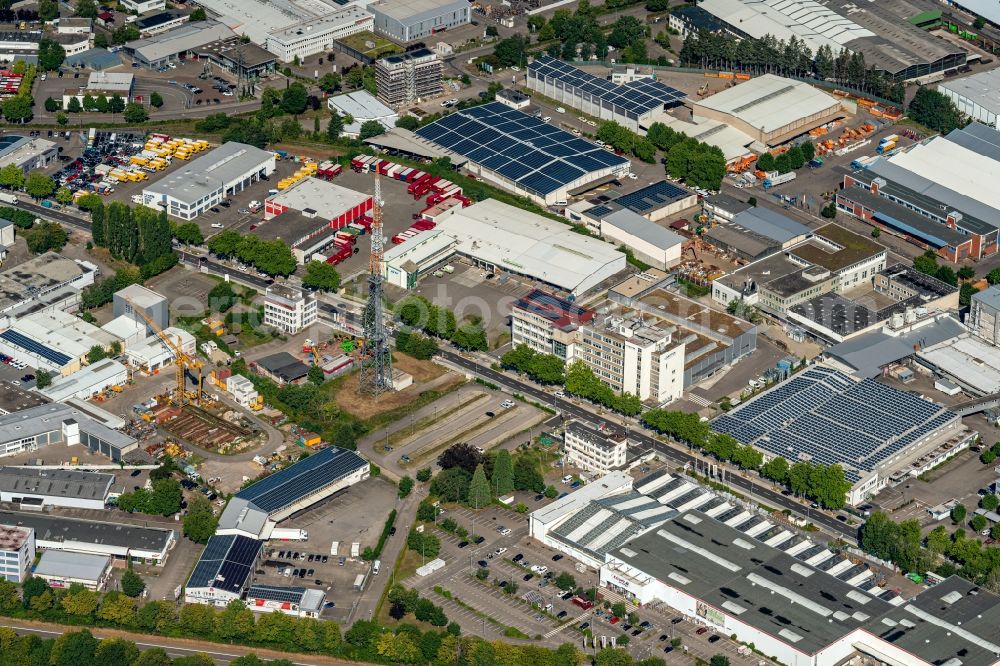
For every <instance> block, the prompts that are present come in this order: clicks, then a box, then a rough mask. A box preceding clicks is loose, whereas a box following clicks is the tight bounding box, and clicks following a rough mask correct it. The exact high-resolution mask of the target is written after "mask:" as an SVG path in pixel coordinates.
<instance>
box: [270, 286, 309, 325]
mask: <svg viewBox="0 0 1000 666" xmlns="http://www.w3.org/2000/svg"><path fill="white" fill-rule="evenodd" d="M317 317H318V309H317V302H316V296H315V295H314V294H312V293H311V292H307V291H304V290H302V289H296V288H294V287H288V286H285V285H280V284H273V285H271V286H270V287H268V288H267V291H266V292H265V295H264V325H265V326H273V327H274V328H277V329H279V330H282V331H284V332H285V333H288V334H290V335H295V334H296V333H298V332H299V331H301V330H302V329H304V328H306V327H307V326H312V325H313V324H315V323H316V319H317Z"/></svg>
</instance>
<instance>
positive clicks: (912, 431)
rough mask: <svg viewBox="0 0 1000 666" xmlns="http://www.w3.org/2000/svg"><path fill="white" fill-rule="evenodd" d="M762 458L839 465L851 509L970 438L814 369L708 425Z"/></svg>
mask: <svg viewBox="0 0 1000 666" xmlns="http://www.w3.org/2000/svg"><path fill="white" fill-rule="evenodd" d="M712 427H713V429H715V430H716V431H718V432H722V433H726V434H728V435H732V436H733V437H734V438H735V439H736V440H737V441H738V442H740V443H741V444H746V445H751V446H754V447H755V448H757V449H759V450H761V452H762V453H763V454H764V456H765V458H768V459H769V458H772V457H775V456H782V457H784V458H786V459H787V460H789V461H791V462H797V461H798V460H811V461H812V462H814V463H822V464H825V465H834V464H837V465H840V466H841V467H842V468H843V469H844V472H845V477H846V479H847V480H848V481H850V482H851V484H852V486H851V489H850V490H849V491H848V493H847V501H848V502H849V503H851V504H853V505H855V506H857V505H858V504H861V503H862V502H863V501H864V500H865V499H866V498H868V497H870V496H872V495H875V494H876V493H878V492H879V491H881V490H882V489H883V488H885V487H886V486H887V485H888V484H889V482H890V480H891V481H893V482H896V481H898V480H900V479H901V478H907V477H911V476H912V477H916V476H919V475H920V474H922V473H924V472H925V471H927V470H929V469H931V468H933V467H935V466H937V465H939V464H941V463H942V462H944V461H945V460H948V459H949V458H951V457H953V456H955V455H957V454H958V453H959V452H961V451H964V450H965V449H966V448H968V447H969V445H970V444H971V443H972V441H974V440H975V439H976V437H977V434H976V433H975V432H971V431H969V430H968V429H967V428H966V427H965V426H964V425H963V424H962V420H961V418H960V417H959V416H958V415H957V414H955V413H954V412H951V411H949V410H947V409H945V408H944V407H942V406H941V405H938V404H936V403H933V402H930V401H927V400H924V399H923V398H921V397H920V396H918V395H914V394H912V393H907V392H904V391H897V390H896V389H893V388H889V387H888V386H886V385H884V384H881V383H879V382H877V381H874V380H871V379H865V380H862V381H860V382H859V381H857V380H856V379H854V378H852V377H850V376H848V375H846V374H844V373H842V372H840V371H838V370H835V369H833V368H830V367H825V366H814V367H811V368H809V369H807V370H805V371H803V372H800V373H799V374H797V375H794V376H793V377H792V378H790V379H788V380H786V381H784V382H782V383H780V384H778V385H777V386H775V387H774V388H773V389H771V390H769V391H766V392H765V393H763V394H761V395H760V396H757V397H755V398H752V399H750V400H749V401H747V402H744V403H742V404H740V405H739V406H738V407H736V408H734V409H733V410H732V411H730V412H728V413H726V414H723V415H722V416H720V417H718V418H716V419H715V420H714V421H713V422H712Z"/></svg>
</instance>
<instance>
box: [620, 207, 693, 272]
mask: <svg viewBox="0 0 1000 666" xmlns="http://www.w3.org/2000/svg"><path fill="white" fill-rule="evenodd" d="M601 238H603V239H604V240H607V241H610V242H612V243H614V244H615V245H624V246H625V247H627V248H628V249H630V250H632V252H633V253H634V254H635V257H636V258H637V259H638V260H639V261H642V262H644V263H647V264H649V265H650V266H652V267H654V268H659V269H661V270H667V269H670V268H673V267H674V266H676V265H677V264H679V263H680V262H681V250H682V249H683V247H684V238H682V237H681V236H678V235H677V234H675V233H674V232H672V231H670V230H668V229H666V228H664V227H661V226H660V225H658V224H656V223H655V222H650V221H649V220H647V219H646V218H644V217H643V216H642V215H639V214H638V213H634V212H632V211H631V210H628V209H624V210H618V211H615V212H613V213H609V214H608V215H606V216H604V217H602V218H601Z"/></svg>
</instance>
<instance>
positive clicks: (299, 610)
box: [246, 585, 326, 617]
mask: <svg viewBox="0 0 1000 666" xmlns="http://www.w3.org/2000/svg"><path fill="white" fill-rule="evenodd" d="M246 602H247V608H249V609H250V610H252V611H256V612H258V613H284V614H285V615H292V616H294V617H319V616H320V614H321V613H322V612H323V604H324V603H325V602H326V595H325V594H324V593H323V590H317V589H314V588H305V587H279V586H275V585H253V586H251V587H250V589H249V590H248V591H247V599H246Z"/></svg>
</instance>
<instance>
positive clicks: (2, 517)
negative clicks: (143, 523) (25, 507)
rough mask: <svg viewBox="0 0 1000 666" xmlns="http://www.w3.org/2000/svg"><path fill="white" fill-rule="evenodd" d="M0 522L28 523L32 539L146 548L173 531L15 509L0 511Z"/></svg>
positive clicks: (162, 543)
mask: <svg viewBox="0 0 1000 666" xmlns="http://www.w3.org/2000/svg"><path fill="white" fill-rule="evenodd" d="M0 525H17V526H19V527H31V528H33V529H34V530H35V539H36V540H40V541H57V542H66V541H77V542H80V543H92V544H98V545H107V546H115V547H118V548H131V549H137V550H150V551H162V550H163V549H164V548H166V547H167V544H169V543H170V540H171V538H172V534H173V531H172V530H167V529H162V528H158V527H139V526H137V525H123V524H121V523H102V522H97V521H93V520H80V519H79V518H63V517H61V516H53V515H48V514H43V513H36V512H31V513H21V512H17V511H0Z"/></svg>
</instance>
